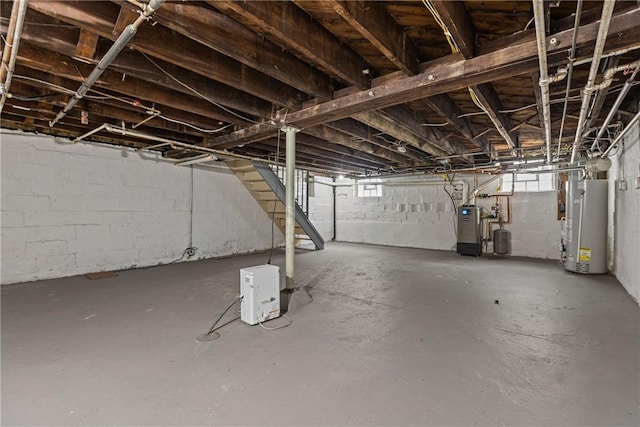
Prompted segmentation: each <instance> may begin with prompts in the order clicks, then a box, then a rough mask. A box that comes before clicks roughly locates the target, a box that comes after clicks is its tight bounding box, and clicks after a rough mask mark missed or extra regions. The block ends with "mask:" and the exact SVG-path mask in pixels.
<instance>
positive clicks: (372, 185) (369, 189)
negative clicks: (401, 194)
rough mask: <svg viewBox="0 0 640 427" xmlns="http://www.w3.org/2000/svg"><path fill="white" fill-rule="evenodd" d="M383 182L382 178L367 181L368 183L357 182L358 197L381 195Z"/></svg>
mask: <svg viewBox="0 0 640 427" xmlns="http://www.w3.org/2000/svg"><path fill="white" fill-rule="evenodd" d="M381 196H382V184H381V183H380V180H375V181H367V182H366V183H362V184H356V197H381Z"/></svg>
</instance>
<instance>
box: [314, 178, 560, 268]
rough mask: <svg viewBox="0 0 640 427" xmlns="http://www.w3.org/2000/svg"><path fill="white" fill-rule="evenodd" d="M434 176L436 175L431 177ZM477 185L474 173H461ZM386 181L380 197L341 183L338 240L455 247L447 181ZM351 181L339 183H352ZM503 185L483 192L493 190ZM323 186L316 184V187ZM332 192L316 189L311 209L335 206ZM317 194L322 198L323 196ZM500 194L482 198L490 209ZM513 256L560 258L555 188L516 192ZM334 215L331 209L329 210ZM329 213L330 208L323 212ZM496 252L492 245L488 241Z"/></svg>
mask: <svg viewBox="0 0 640 427" xmlns="http://www.w3.org/2000/svg"><path fill="white" fill-rule="evenodd" d="M432 179H433V178H432ZM435 179H436V180H437V178H435ZM458 179H461V180H465V181H467V182H468V183H469V184H470V185H471V186H472V185H473V177H472V176H469V175H467V176H462V175H460V176H457V177H456V180H458ZM411 181H412V182H414V183H412V184H409V183H407V184H406V185H403V184H401V183H394V184H393V185H383V187H382V196H381V197H364V198H362V197H356V196H355V194H354V189H353V187H352V186H347V187H338V188H337V197H336V203H337V206H336V211H337V215H336V216H337V233H336V234H337V236H336V237H337V240H338V241H346V242H355V243H371V244H380V245H390V246H408V247H416V248H426V249H440V250H452V248H454V245H455V243H456V238H455V233H454V220H455V219H454V218H455V217H454V212H453V205H452V203H451V200H450V199H449V196H448V195H447V194H446V193H445V191H444V189H443V186H442V181H439V182H438V181H436V182H434V183H430V184H423V185H416V184H415V181H416V178H412V179H411ZM482 182H483V181H482V180H481V181H480V184H482ZM348 183H349V182H347V181H342V182H339V184H348ZM497 186H498V184H497V183H495V184H491V185H490V186H489V187H487V188H486V189H484V190H483V191H482V192H486V193H494V192H495V191H496V190H497ZM317 187H318V186H316V188H317ZM330 195H331V193H330V192H327V193H324V192H323V193H316V197H315V198H314V204H313V205H312V206H311V208H312V218H313V217H314V215H315V212H314V211H313V209H314V208H316V207H318V206H322V207H323V208H324V209H325V211H326V208H325V207H326V206H327V205H330V200H327V201H325V199H326V198H327V197H330ZM318 198H323V200H322V201H318V200H317V199H318ZM494 200H495V199H493V198H492V199H487V200H481V199H478V201H477V204H478V206H483V207H486V208H489V207H490V206H491V204H492V203H494ZM511 204H512V224H507V225H506V226H505V228H506V229H508V230H510V231H511V237H512V244H511V249H512V253H511V254H512V255H515V256H526V257H532V258H549V259H554V258H559V252H558V250H557V247H558V244H559V243H560V222H559V221H558V220H557V213H556V209H557V207H556V193H555V192H554V191H552V192H540V193H516V195H515V196H513V197H511ZM329 214H330V212H329ZM322 215H323V216H324V215H326V212H325V213H323V214H322ZM489 250H490V251H491V250H492V248H491V245H489Z"/></svg>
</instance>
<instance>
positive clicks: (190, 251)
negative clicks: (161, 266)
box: [167, 246, 198, 264]
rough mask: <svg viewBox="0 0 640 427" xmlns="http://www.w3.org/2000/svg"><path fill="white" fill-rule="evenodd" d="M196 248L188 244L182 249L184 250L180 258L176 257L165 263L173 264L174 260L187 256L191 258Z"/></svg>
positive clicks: (178, 260) (177, 260)
mask: <svg viewBox="0 0 640 427" xmlns="http://www.w3.org/2000/svg"><path fill="white" fill-rule="evenodd" d="M197 250H198V248H195V247H193V246H189V247H188V248H187V249H185V250H184V252H182V256H181V257H180V258H176V259H174V260H173V261H170V262H168V263H167V264H175V263H176V262H180V261H182V260H183V259H184V257H189V258H191V257H192V256H194V255H195V254H196V251H197Z"/></svg>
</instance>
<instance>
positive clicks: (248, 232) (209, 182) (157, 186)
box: [0, 132, 282, 284]
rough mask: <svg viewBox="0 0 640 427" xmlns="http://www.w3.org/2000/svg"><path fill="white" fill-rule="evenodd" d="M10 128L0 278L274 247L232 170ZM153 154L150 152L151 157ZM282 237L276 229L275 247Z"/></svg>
mask: <svg viewBox="0 0 640 427" xmlns="http://www.w3.org/2000/svg"><path fill="white" fill-rule="evenodd" d="M55 141H56V140H55V139H54V138H51V137H43V136H38V135H29V134H24V135H15V134H11V133H8V132H3V134H2V144H1V149H0V154H1V156H2V158H1V171H0V173H1V179H2V181H1V186H2V198H1V212H2V217H1V240H2V242H1V249H2V250H1V252H0V266H1V270H0V276H1V279H0V283H2V284H8V283H16V282H23V281H29V280H36V279H46V278H54V277H62V276H70V275H76V274H84V273H88V272H95V271H107V270H115V269H123V268H128V267H132V266H148V265H156V264H160V263H167V262H170V261H172V260H175V259H177V258H180V256H181V255H182V253H183V251H184V249H185V248H187V247H188V246H189V243H190V236H191V228H193V233H192V236H193V246H196V247H197V248H198V252H197V254H196V257H194V259H197V258H203V257H213V256H221V255H229V254H234V253H242V252H250V251H255V250H261V249H267V248H269V247H270V245H271V228H270V227H271V222H270V220H269V218H268V216H267V214H266V213H265V212H264V211H263V210H262V208H261V207H260V206H259V205H258V204H257V203H256V202H255V200H254V199H253V198H252V196H251V195H250V194H249V192H248V191H247V190H246V189H245V188H244V186H243V185H242V184H241V183H240V181H239V180H238V179H237V178H236V177H235V176H234V175H233V174H231V173H230V172H229V171H228V170H226V168H225V170H223V171H221V172H215V171H210V170H203V169H196V168H194V170H193V207H194V212H193V221H192V220H191V182H192V181H191V180H192V175H191V174H192V170H191V168H190V167H178V166H175V165H173V164H170V163H167V162H164V161H161V160H160V159H155V160H150V158H151V159H153V155H151V154H139V153H136V152H133V151H131V150H127V149H123V148H112V147H105V146H98V145H90V144H75V145H72V144H68V143H67V144H62V143H58V142H55ZM143 157H144V158H143ZM281 243H282V235H281V233H280V232H279V231H278V230H277V229H276V244H281Z"/></svg>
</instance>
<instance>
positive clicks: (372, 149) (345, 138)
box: [303, 125, 413, 166]
mask: <svg viewBox="0 0 640 427" xmlns="http://www.w3.org/2000/svg"><path fill="white" fill-rule="evenodd" d="M303 132H304V133H306V134H308V135H313V136H315V137H316V138H321V139H324V140H327V141H329V142H333V143H336V144H340V145H344V146H345V147H351V148H354V149H356V150H360V151H362V152H365V153H368V154H373V155H375V156H378V157H381V158H383V159H386V160H388V161H391V162H394V163H398V165H403V166H410V165H411V164H412V163H413V162H411V161H409V160H408V159H407V158H406V157H403V156H401V155H400V153H397V152H396V153H394V152H393V151H390V150H385V149H383V148H380V147H377V146H375V145H373V144H371V143H369V142H366V141H357V140H353V139H352V138H350V137H349V135H347V134H344V133H342V132H340V131H337V130H335V129H331V128H330V127H327V126H322V125H320V126H311V127H308V128H305V129H303Z"/></svg>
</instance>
